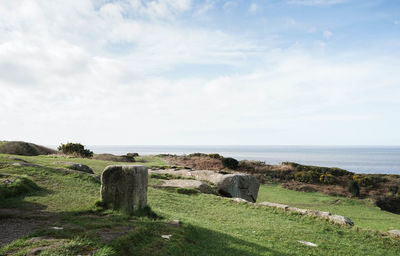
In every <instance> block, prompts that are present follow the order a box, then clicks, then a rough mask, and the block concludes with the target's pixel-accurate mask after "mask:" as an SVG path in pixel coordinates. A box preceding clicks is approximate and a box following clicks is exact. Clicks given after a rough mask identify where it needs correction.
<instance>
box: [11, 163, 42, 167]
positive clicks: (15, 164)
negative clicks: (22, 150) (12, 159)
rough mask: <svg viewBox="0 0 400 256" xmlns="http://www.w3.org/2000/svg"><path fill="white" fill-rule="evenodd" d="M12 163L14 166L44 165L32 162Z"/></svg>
mask: <svg viewBox="0 0 400 256" xmlns="http://www.w3.org/2000/svg"><path fill="white" fill-rule="evenodd" d="M12 165H14V166H32V167H42V166H41V165H38V164H32V163H13V164H12Z"/></svg>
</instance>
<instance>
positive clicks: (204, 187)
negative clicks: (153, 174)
mask: <svg viewBox="0 0 400 256" xmlns="http://www.w3.org/2000/svg"><path fill="white" fill-rule="evenodd" d="M158 186H159V187H170V188H191V189H197V190H199V191H200V192H201V193H205V194H214V193H215V191H214V189H212V188H211V187H210V185H208V184H207V183H204V182H201V181H198V180H183V179H179V180H164V181H162V183H161V184H159V185H158Z"/></svg>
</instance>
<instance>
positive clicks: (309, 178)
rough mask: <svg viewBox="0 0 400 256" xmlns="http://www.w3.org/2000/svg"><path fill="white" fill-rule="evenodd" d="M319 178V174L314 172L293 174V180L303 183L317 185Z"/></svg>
mask: <svg viewBox="0 0 400 256" xmlns="http://www.w3.org/2000/svg"><path fill="white" fill-rule="evenodd" d="M320 176H321V175H320V173H319V172H316V171H300V172H296V173H295V174H294V179H295V180H296V181H300V182H304V183H318V182H319V181H320Z"/></svg>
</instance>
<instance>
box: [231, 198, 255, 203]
mask: <svg viewBox="0 0 400 256" xmlns="http://www.w3.org/2000/svg"><path fill="white" fill-rule="evenodd" d="M232 201H234V202H236V203H251V202H249V201H247V200H246V199H243V198H239V197H234V198H232Z"/></svg>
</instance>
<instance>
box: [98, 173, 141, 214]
mask: <svg viewBox="0 0 400 256" xmlns="http://www.w3.org/2000/svg"><path fill="white" fill-rule="evenodd" d="M147 176H148V175H147V168H146V167H144V166H140V165H110V166H107V167H106V168H105V169H104V171H103V173H102V174H101V200H102V201H103V203H104V205H105V206H106V207H107V208H112V209H119V210H122V211H124V212H126V213H132V212H133V211H135V210H137V209H140V208H143V207H144V206H146V204H147V182H148V181H147Z"/></svg>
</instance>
